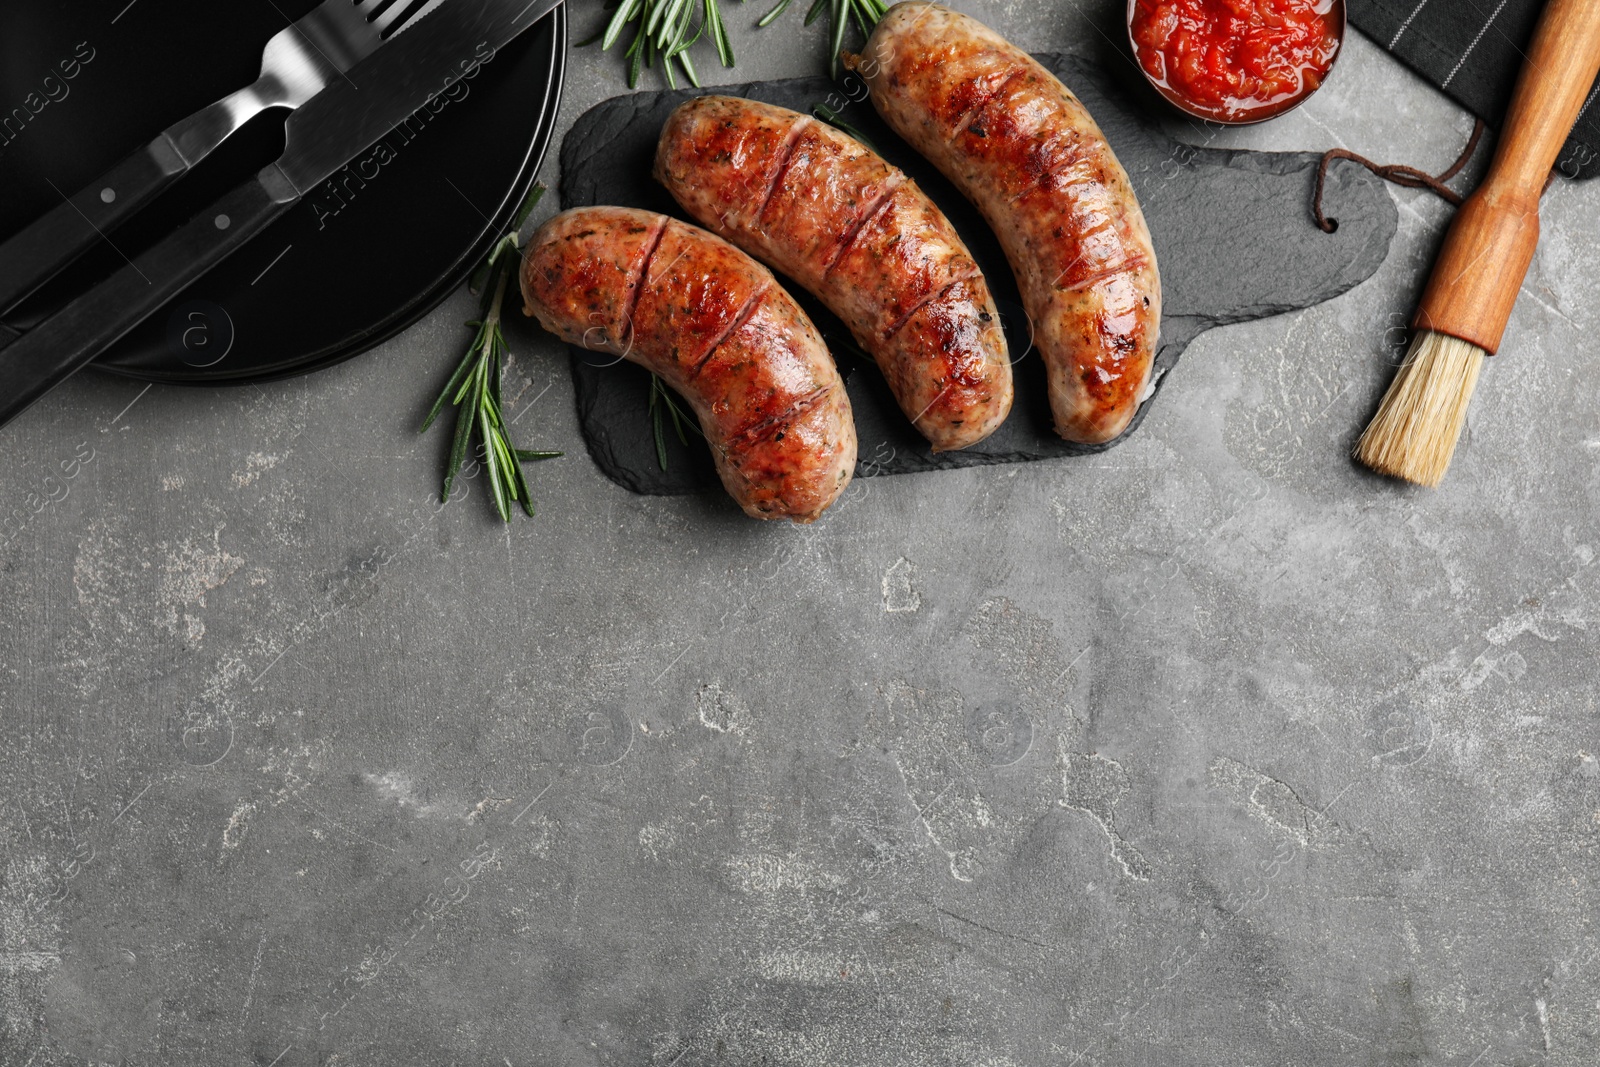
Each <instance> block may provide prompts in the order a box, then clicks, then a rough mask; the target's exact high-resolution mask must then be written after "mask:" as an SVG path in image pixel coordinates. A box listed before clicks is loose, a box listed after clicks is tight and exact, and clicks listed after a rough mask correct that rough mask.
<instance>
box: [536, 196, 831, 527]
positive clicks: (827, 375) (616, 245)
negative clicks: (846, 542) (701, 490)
mask: <svg viewBox="0 0 1600 1067" xmlns="http://www.w3.org/2000/svg"><path fill="white" fill-rule="evenodd" d="M522 296H523V301H524V304H525V310H526V312H527V313H528V314H530V315H535V316H537V317H538V319H539V322H540V324H541V325H543V326H544V328H545V329H547V330H549V331H550V332H551V333H554V334H555V335H556V336H558V337H560V338H561V339H562V340H564V341H566V342H567V343H569V344H574V345H580V346H582V347H584V348H588V349H592V350H594V351H597V352H608V353H610V354H612V355H614V356H618V357H620V358H622V359H626V360H629V361H631V362H633V363H637V364H639V365H641V366H643V367H646V368H648V369H650V370H652V371H654V372H655V373H656V374H658V375H660V376H661V378H662V379H663V380H664V381H665V382H666V383H667V384H668V385H670V386H671V387H672V388H673V389H676V390H677V391H678V392H679V393H680V394H682V396H683V397H684V398H685V399H686V400H687V401H688V402H689V404H690V405H691V406H692V407H693V408H694V410H695V413H696V414H697V415H698V416H699V418H700V427H701V430H702V431H703V432H704V434H705V438H706V441H707V442H708V443H709V444H710V446H711V453H712V457H713V459H714V460H715V462H716V466H717V473H718V474H719V475H721V477H722V484H723V485H724V486H726V487H727V490H728V492H729V493H730V494H731V495H732V496H733V498H734V500H736V501H737V502H738V503H739V506H740V507H742V508H744V510H745V513H746V514H747V515H750V516H752V517H754V518H758V519H777V518H789V519H793V520H794V521H796V522H812V521H814V520H815V519H816V518H817V517H818V516H819V515H821V514H822V512H823V511H824V510H826V509H827V507H828V505H830V504H832V503H833V502H834V501H835V500H837V499H838V497H839V494H840V493H842V492H844V489H845V486H847V485H848V484H849V482H850V475H851V472H852V471H853V470H854V468H855V462H856V433H855V423H854V421H853V419H852V417H851V414H850V400H849V397H848V396H846V394H845V389H844V382H843V381H842V380H841V379H840V377H839V371H838V369H837V368H836V367H835V366H834V364H833V360H832V358H831V357H830V356H829V355H828V349H827V346H826V345H824V344H823V341H822V337H821V336H820V335H819V334H818V333H817V330H816V327H815V326H813V325H812V323H811V320H810V319H809V318H808V317H807V316H806V313H805V312H804V311H802V310H801V309H800V305H798V304H796V303H795V302H794V299H793V298H792V297H790V296H789V294H788V293H786V292H785V291H784V290H783V287H782V286H780V285H778V283H777V281H776V280H775V279H774V278H773V277H772V273H771V272H770V271H768V270H767V269H766V268H765V267H763V266H762V265H761V264H759V263H757V262H755V261H754V260H752V259H751V258H750V257H749V256H746V255H745V254H744V253H743V252H741V251H739V250H738V249H737V248H734V247H733V246H732V245H730V244H728V243H727V242H726V241H723V240H722V239H721V238H719V237H716V236H715V235H713V234H709V233H706V232H705V231H704V230H701V229H699V228H697V227H694V226H689V225H687V224H685V223H682V222H678V221H676V220H674V219H669V218H667V217H666V216H665V215H659V214H656V213H655V212H651V211H639V210H635V209H633V208H618V207H590V208H575V209H573V210H571V211H566V212H563V213H562V214H560V215H557V216H555V217H554V218H552V219H550V220H549V221H548V222H546V223H545V224H544V225H542V226H540V227H539V229H538V230H537V231H535V233H534V234H533V236H532V237H531V238H529V241H528V250H527V253H526V254H525V255H524V258H523V262H522Z"/></svg>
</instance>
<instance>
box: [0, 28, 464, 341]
mask: <svg viewBox="0 0 1600 1067" xmlns="http://www.w3.org/2000/svg"><path fill="white" fill-rule="evenodd" d="M438 2H439V0H432V2H427V0H323V2H322V3H321V4H319V5H318V6H317V7H316V8H315V9H314V10H312V11H311V13H310V14H308V15H306V16H305V17H304V18H302V19H300V20H299V21H298V22H295V23H293V24H292V25H289V26H285V27H284V28H283V29H282V30H280V31H278V33H277V34H275V35H274V36H273V37H272V39H271V40H269V41H268V42H267V45H266V48H265V49H263V51H262V53H261V77H259V78H257V79H256V80H255V82H254V83H253V84H251V85H247V86H245V87H244V88H243V89H240V90H238V91H237V92H234V93H230V94H229V95H227V96H225V97H223V98H222V99H221V100H218V101H217V102H216V103H214V104H212V105H211V106H210V107H206V108H202V109H201V110H199V111H197V112H195V113H194V114H193V115H190V116H189V117H188V118H186V119H183V120H182V121H180V122H178V123H176V124H175V125H173V126H170V127H168V128H167V129H166V130H165V131H163V132H162V133H160V134H157V135H156V138H155V139H154V140H153V141H151V142H150V143H149V144H147V145H145V146H144V147H143V148H140V149H139V150H138V151H136V152H134V153H133V154H132V155H130V156H129V157H128V158H127V159H124V160H123V161H122V162H121V163H118V164H117V165H116V166H114V167H112V168H111V169H110V170H109V171H107V172H106V173H105V174H102V175H101V176H100V177H99V178H98V179H96V180H95V181H93V182H90V183H89V184H88V185H87V186H86V187H85V188H84V189H82V190H81V191H80V192H78V193H77V194H76V195H74V196H70V197H65V199H64V201H63V202H62V203H61V204H58V205H57V206H56V207H55V208H54V209H52V210H51V211H50V213H49V214H47V215H45V216H44V217H43V218H41V219H39V220H38V221H36V222H34V223H33V224H32V225H30V226H29V227H28V228H27V229H25V230H23V231H22V232H21V233H19V234H17V235H16V236H15V237H12V238H11V239H10V240H8V241H6V242H5V244H3V245H0V312H4V311H7V310H9V309H10V308H12V307H14V306H16V304H17V303H18V301H21V300H23V299H24V298H26V297H27V296H28V295H29V294H30V293H32V292H33V291H34V290H35V289H37V288H38V287H39V286H41V285H43V284H44V283H45V282H47V281H49V280H50V279H51V278H53V277H54V276H55V275H56V274H57V273H58V272H60V271H61V270H63V269H64V268H65V267H66V266H67V265H68V264H70V263H71V262H72V261H73V260H75V259H77V258H78V257H79V256H80V255H82V254H83V253H84V252H87V251H88V250H89V249H90V248H92V247H94V244H95V242H96V241H98V240H100V238H101V237H103V236H104V235H105V232H106V231H107V230H110V229H112V228H113V227H114V226H116V225H117V224H118V223H120V222H122V221H123V220H124V219H126V218H128V217H129V216H131V215H133V214H134V213H135V212H137V211H138V210H139V208H141V207H143V206H144V205H145V204H147V203H149V202H150V200H151V199H153V198H154V197H155V196H156V194H158V193H160V192H161V191H162V190H163V189H165V188H167V187H168V186H170V185H171V184H172V183H173V182H176V181H177V180H178V179H179V178H181V177H183V175H184V174H185V173H187V172H188V170H189V169H190V168H191V167H193V166H195V165H196V164H198V163H199V162H200V161H201V160H203V159H205V158H206V157H207V156H209V155H210V154H211V153H212V152H214V151H216V149H217V147H218V146H219V145H221V144H222V142H224V141H226V140H227V139H228V138H229V137H231V136H233V134H234V133H236V132H238V130H239V129H240V128H241V127H242V126H244V124H245V123H246V122H249V121H250V120H251V119H252V118H254V117H255V116H257V115H259V114H261V112H263V111H266V110H267V109H269V108H275V107H285V108H298V107H300V106H301V105H302V104H304V103H305V102H306V101H308V100H310V99H311V98H312V97H313V96H315V95H316V94H317V93H319V92H321V91H322V90H323V89H325V88H326V87H327V86H328V85H329V84H331V83H332V82H333V81H334V80H335V79H336V78H339V77H341V76H342V75H344V74H345V72H347V71H348V70H350V68H351V67H353V66H354V65H355V64H357V63H359V62H361V60H363V59H365V58H366V57H367V56H370V55H371V54H372V53H373V52H375V51H376V50H377V49H378V48H379V47H380V46H381V45H382V44H383V43H384V42H385V41H386V40H389V39H392V38H393V37H394V36H395V35H396V34H398V33H400V32H401V31H403V30H404V29H406V28H408V27H409V26H410V25H412V24H413V23H414V22H415V21H416V17H417V16H418V15H421V14H425V13H426V12H427V11H428V10H429V9H430V8H431V7H433V6H436V5H437V3H438ZM407 12H410V13H411V16H412V17H411V18H410V19H406V15H407Z"/></svg>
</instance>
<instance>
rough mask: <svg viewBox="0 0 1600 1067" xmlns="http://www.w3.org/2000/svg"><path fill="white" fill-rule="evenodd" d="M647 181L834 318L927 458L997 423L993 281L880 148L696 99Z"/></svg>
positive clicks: (755, 105) (998, 363)
mask: <svg viewBox="0 0 1600 1067" xmlns="http://www.w3.org/2000/svg"><path fill="white" fill-rule="evenodd" d="M655 176H656V179H657V180H658V181H660V182H661V183H662V184H663V185H664V186H666V188H667V191H668V192H670V193H671V194H672V195H673V197H674V198H675V199H676V200H677V201H678V203H679V204H680V205H682V207H683V208H684V210H685V211H687V212H689V214H691V215H693V216H694V217H695V219H697V220H698V221H699V222H700V223H701V225H703V226H706V227H707V228H709V229H711V230H713V231H715V232H716V233H718V234H719V235H721V236H723V237H725V238H727V239H728V240H730V241H732V242H733V243H734V244H736V245H738V246H739V247H740V248H743V249H744V250H745V251H746V252H749V253H750V254H751V255H753V256H755V257H756V258H757V259H760V260H762V261H763V262H765V263H767V264H769V265H771V266H772V267H774V268H776V269H777V270H779V271H782V272H783V273H784V274H786V275H787V276H789V277H790V278H793V279H795V280H796V281H798V282H799V283H800V284H801V285H803V286H804V287H805V288H806V289H808V290H809V291H810V292H811V293H812V294H813V295H815V296H816V297H817V299H819V300H821V301H822V302H823V303H824V304H826V305H827V307H828V309H829V310H830V311H832V312H833V313H834V314H836V315H838V316H839V318H840V319H841V320H842V321H843V322H844V324H845V326H846V327H847V328H848V329H849V330H850V333H851V335H852V336H853V337H854V338H855V341H856V343H857V344H858V345H860V346H861V347H862V348H863V349H864V350H865V351H866V352H867V353H869V354H870V355H871V356H872V357H873V359H874V361H875V362H876V363H877V364H878V367H879V369H880V370H882V372H883V376H884V379H885V380H886V381H887V382H888V384H889V387H890V389H891V390H892V391H893V393H894V396H895V399H896V401H897V402H898V403H899V405H900V409H901V410H902V411H903V412H905V414H906V417H907V418H909V419H910V420H911V421H912V423H913V424H914V425H915V426H916V427H917V429H918V431H919V432H921V433H922V435H923V436H924V437H926V438H927V439H928V441H929V443H930V444H931V445H932V446H933V449H934V451H936V452H942V451H947V450H949V449H956V448H965V447H967V446H968V445H972V444H976V443H977V442H979V441H981V440H983V439H984V438H985V437H988V436H989V435H990V434H991V433H993V432H994V431H995V429H996V428H997V427H998V426H999V425H1000V424H1001V423H1002V422H1004V421H1005V418H1006V415H1007V414H1008V413H1009V412H1010V411H1011V400H1012V384H1011V364H1010V360H1009V358H1008V356H1007V352H1006V340H1005V334H1004V332H1003V331H1002V330H1001V328H1000V316H999V312H998V311H997V310H996V309H995V304H994V298H993V297H992V296H991V295H990V293H989V285H988V282H987V281H985V280H984V277H983V272H982V271H981V270H980V269H979V268H978V264H977V263H976V262H975V261H974V260H973V258H972V253H970V252H969V251H967V246H966V245H965V244H964V243H963V242H962V240H961V238H960V237H959V236H957V234H956V231H955V228H954V227H953V226H951V225H950V221H949V220H948V219H946V218H945V216H944V213H943V212H942V211H940V210H939V209H938V208H937V207H936V206H935V205H934V203H933V201H932V200H929V199H928V197H927V196H926V195H924V193H923V192H922V190H921V189H919V188H917V185H916V183H915V182H913V181H912V180H911V179H909V178H907V177H906V176H905V174H904V172H902V171H901V170H899V169H898V168H896V167H894V166H892V165H891V164H889V163H887V162H885V161H884V160H883V159H882V157H880V156H879V155H878V154H877V153H876V152H873V151H872V150H871V149H869V148H867V147H866V146H864V145H862V144H861V143H860V142H859V141H857V140H856V139H855V138H853V137H850V136H848V135H846V134H844V133H842V132H840V131H838V130H835V129H834V128H833V127H831V126H828V125H825V124H823V123H821V122H818V121H817V120H816V119H813V118H811V117H810V116H808V115H802V114H800V113H799V112H797V111H790V110H789V109H787V108H782V107H776V106H774V105H772V104H763V103H759V102H757V101H754V100H744V99H740V98H738V97H729V96H702V97H699V98H697V99H694V100H689V101H687V102H685V103H684V104H683V105H682V106H680V107H679V108H678V109H677V110H676V111H674V112H673V113H672V115H671V117H670V118H668V119H667V123H666V126H665V127H664V128H663V129H662V131H661V140H660V142H659V146H658V149H657V153H656V163H655Z"/></svg>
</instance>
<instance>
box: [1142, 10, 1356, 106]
mask: <svg viewBox="0 0 1600 1067" xmlns="http://www.w3.org/2000/svg"><path fill="white" fill-rule="evenodd" d="M1344 31H1345V9H1344V0H1128V41H1129V43H1130V44H1131V45H1132V46H1133V55H1134V59H1135V60H1136V61H1137V62H1138V64H1139V69H1140V70H1142V71H1143V72H1144V76H1145V77H1146V78H1148V79H1149V81H1150V84H1151V85H1153V86H1155V89H1156V91H1157V92H1158V93H1160V94H1161V95H1162V96H1164V97H1166V99H1167V100H1168V101H1169V102H1170V103H1172V104H1173V105H1174V106H1176V107H1177V108H1178V109H1179V110H1180V111H1183V112H1185V113H1187V114H1190V115H1193V116H1195V117H1197V118H1202V119H1207V120H1209V121H1212V122H1221V123H1226V124H1228V125H1237V126H1242V125H1245V124H1248V123H1252V122H1262V121H1264V120H1266V119H1270V118H1274V117H1276V116H1278V115H1281V114H1283V113H1284V112H1285V111H1289V110H1290V109H1292V108H1295V107H1298V106H1300V104H1302V103H1304V102H1305V100H1306V98H1308V97H1309V96H1310V95H1311V94H1312V93H1314V92H1316V91H1317V88H1318V87H1319V86H1320V85H1321V84H1322V82H1323V79H1325V78H1326V77H1327V76H1328V71H1329V70H1331V69H1333V62H1334V60H1335V59H1337V58H1338V56H1339V48H1340V45H1341V44H1342V43H1343V41H1344Z"/></svg>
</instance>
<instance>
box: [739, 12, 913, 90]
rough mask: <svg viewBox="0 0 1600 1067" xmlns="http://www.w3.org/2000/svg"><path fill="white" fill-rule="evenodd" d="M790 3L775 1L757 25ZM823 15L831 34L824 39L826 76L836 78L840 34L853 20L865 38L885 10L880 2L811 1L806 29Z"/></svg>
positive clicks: (841, 45) (770, 19) (767, 21)
mask: <svg viewBox="0 0 1600 1067" xmlns="http://www.w3.org/2000/svg"><path fill="white" fill-rule="evenodd" d="M792 2H793V0H778V6H777V7H775V8H773V9H772V10H771V11H769V12H767V13H766V14H765V15H764V16H762V18H761V21H760V22H758V23H756V25H757V26H769V25H771V24H772V23H773V21H775V20H776V19H777V18H778V16H779V15H782V14H783V13H784V12H785V11H787V10H788V9H789V5H790V4H791V3H792ZM823 12H827V13H828V17H829V18H830V19H831V20H832V30H833V32H832V33H831V34H829V36H828V73H830V74H832V75H833V77H834V78H835V79H837V78H838V77H839V53H840V52H842V51H843V50H844V34H845V30H846V29H847V28H848V27H849V25H850V23H851V21H852V20H853V21H854V22H855V24H856V28H857V29H858V30H860V31H861V36H863V37H867V36H870V35H871V33H872V28H873V27H874V26H876V25H877V24H878V20H879V19H881V18H883V16H884V15H886V14H888V13H889V7H888V5H887V4H886V3H885V2H884V0H815V2H814V3H812V5H811V10H810V11H807V12H806V25H807V26H809V25H811V24H812V23H813V22H815V21H817V19H819V18H821V17H822V13H823Z"/></svg>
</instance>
